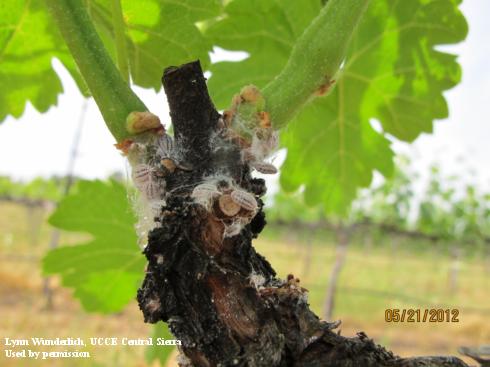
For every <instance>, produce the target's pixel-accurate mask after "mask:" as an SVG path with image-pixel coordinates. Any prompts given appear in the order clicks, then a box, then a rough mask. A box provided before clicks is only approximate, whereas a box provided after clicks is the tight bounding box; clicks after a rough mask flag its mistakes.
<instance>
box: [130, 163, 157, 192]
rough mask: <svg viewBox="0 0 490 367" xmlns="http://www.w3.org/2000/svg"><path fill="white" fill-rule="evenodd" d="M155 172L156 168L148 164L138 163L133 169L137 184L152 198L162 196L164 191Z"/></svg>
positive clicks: (139, 188) (134, 179)
mask: <svg viewBox="0 0 490 367" xmlns="http://www.w3.org/2000/svg"><path fill="white" fill-rule="evenodd" d="M153 173H154V168H153V167H151V166H149V165H147V164H138V165H137V166H136V167H135V168H134V170H133V181H134V184H135V186H136V187H137V188H138V190H140V191H141V192H142V193H143V194H144V195H145V196H146V197H147V198H148V199H150V200H151V199H158V198H160V195H161V192H162V189H161V187H160V185H159V184H158V182H157V181H156V179H155V177H154V176H153Z"/></svg>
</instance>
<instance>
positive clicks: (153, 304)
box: [145, 298, 162, 313]
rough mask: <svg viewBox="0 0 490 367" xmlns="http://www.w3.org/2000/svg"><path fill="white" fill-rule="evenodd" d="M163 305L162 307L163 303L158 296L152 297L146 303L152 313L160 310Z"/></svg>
mask: <svg viewBox="0 0 490 367" xmlns="http://www.w3.org/2000/svg"><path fill="white" fill-rule="evenodd" d="M161 307H162V305H161V303H160V301H159V300H158V299H157V298H151V299H150V300H148V301H147V302H146V304H145V308H146V310H147V311H149V312H151V313H153V312H156V311H158V310H160V308H161Z"/></svg>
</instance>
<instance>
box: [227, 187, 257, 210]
mask: <svg viewBox="0 0 490 367" xmlns="http://www.w3.org/2000/svg"><path fill="white" fill-rule="evenodd" d="M231 198H232V200H233V201H234V202H235V203H237V204H238V205H240V206H241V207H242V208H244V209H246V210H250V211H256V210H257V208H258V207H257V200H255V196H254V195H252V194H251V193H249V192H247V191H244V190H240V189H236V190H233V191H232V192H231Z"/></svg>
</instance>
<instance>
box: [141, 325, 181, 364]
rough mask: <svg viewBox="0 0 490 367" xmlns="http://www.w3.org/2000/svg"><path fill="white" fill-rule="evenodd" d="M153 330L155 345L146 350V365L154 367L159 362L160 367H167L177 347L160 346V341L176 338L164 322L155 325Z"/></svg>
mask: <svg viewBox="0 0 490 367" xmlns="http://www.w3.org/2000/svg"><path fill="white" fill-rule="evenodd" d="M152 329H153V331H152V335H151V337H152V339H153V344H152V345H151V346H148V347H147V348H146V351H145V360H146V363H148V364H149V365H152V363H153V362H155V361H157V362H158V365H159V366H166V363H167V362H168V361H169V359H170V357H171V355H172V352H173V351H174V349H175V347H172V346H170V345H158V339H159V338H160V339H165V340H170V339H174V336H173V335H172V333H171V332H170V330H169V328H168V325H167V324H166V323H163V322H159V323H157V324H155V325H153V328H152Z"/></svg>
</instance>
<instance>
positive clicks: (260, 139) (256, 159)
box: [242, 129, 279, 174]
mask: <svg viewBox="0 0 490 367" xmlns="http://www.w3.org/2000/svg"><path fill="white" fill-rule="evenodd" d="M278 142H279V139H278V134H277V132H275V131H272V130H271V129H257V131H256V132H255V133H254V135H253V137H252V143H251V144H250V147H248V148H244V149H243V150H242V159H243V161H245V162H247V163H248V164H249V166H250V167H251V168H253V169H255V170H256V171H257V172H260V173H264V174H275V173H277V168H276V167H275V166H274V165H273V164H271V163H267V162H266V161H265V159H266V158H267V157H268V156H269V155H270V154H271V152H273V151H274V149H276V148H277V146H278Z"/></svg>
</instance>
